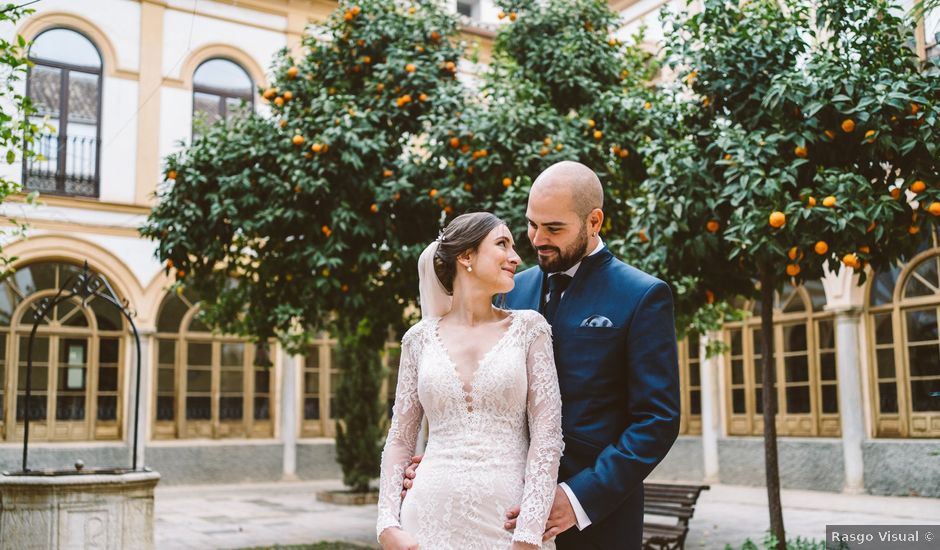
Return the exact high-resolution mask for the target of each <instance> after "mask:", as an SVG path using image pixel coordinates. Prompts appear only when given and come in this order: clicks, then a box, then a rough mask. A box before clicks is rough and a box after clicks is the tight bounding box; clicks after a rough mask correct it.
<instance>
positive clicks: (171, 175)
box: [166, 170, 176, 180]
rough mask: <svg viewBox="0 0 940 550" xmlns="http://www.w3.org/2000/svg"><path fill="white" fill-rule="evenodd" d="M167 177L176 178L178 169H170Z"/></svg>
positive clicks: (169, 178)
mask: <svg viewBox="0 0 940 550" xmlns="http://www.w3.org/2000/svg"><path fill="white" fill-rule="evenodd" d="M166 179H168V180H175V179H176V170H170V171H169V172H167V173H166Z"/></svg>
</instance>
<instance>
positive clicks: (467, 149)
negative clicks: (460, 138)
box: [460, 143, 470, 153]
mask: <svg viewBox="0 0 940 550" xmlns="http://www.w3.org/2000/svg"><path fill="white" fill-rule="evenodd" d="M460 152H461V153H469V152H470V144H469V143H464V144H463V145H461V146H460Z"/></svg>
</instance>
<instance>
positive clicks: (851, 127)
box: [842, 118, 855, 134]
mask: <svg viewBox="0 0 940 550" xmlns="http://www.w3.org/2000/svg"><path fill="white" fill-rule="evenodd" d="M842 131H843V132H845V133H846V134H851V133H852V132H854V131H855V121H854V120H852V119H851V118H847V119H845V120H843V121H842Z"/></svg>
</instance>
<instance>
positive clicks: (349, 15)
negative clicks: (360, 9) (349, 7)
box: [343, 11, 355, 22]
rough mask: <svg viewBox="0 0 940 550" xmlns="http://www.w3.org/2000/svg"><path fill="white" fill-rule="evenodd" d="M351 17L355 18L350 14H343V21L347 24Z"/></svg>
mask: <svg viewBox="0 0 940 550" xmlns="http://www.w3.org/2000/svg"><path fill="white" fill-rule="evenodd" d="M353 17H355V15H353V14H352V12H348V11H347V12H346V13H344V14H343V21H347V22H348V21H352V20H353Z"/></svg>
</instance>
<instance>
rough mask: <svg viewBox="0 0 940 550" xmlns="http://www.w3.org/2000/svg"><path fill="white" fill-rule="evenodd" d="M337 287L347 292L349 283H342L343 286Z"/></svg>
mask: <svg viewBox="0 0 940 550" xmlns="http://www.w3.org/2000/svg"><path fill="white" fill-rule="evenodd" d="M339 289H340V290H342V291H343V292H349V285H347V284H344V285H343V286H341V287H339Z"/></svg>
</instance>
